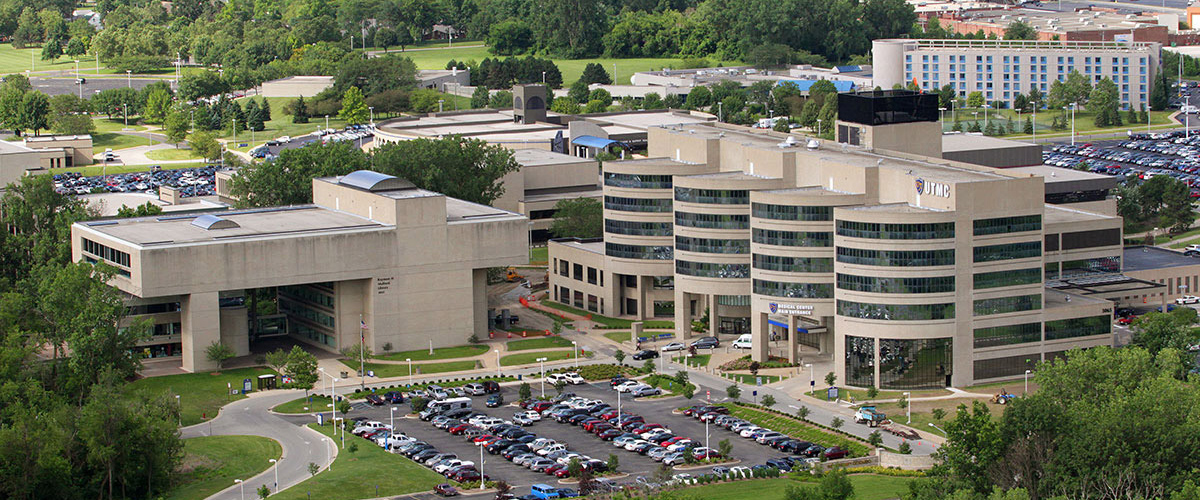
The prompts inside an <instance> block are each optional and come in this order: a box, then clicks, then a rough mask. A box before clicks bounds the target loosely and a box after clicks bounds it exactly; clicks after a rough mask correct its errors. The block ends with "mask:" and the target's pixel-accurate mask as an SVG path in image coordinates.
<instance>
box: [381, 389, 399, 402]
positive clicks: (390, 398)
mask: <svg viewBox="0 0 1200 500" xmlns="http://www.w3.org/2000/svg"><path fill="white" fill-rule="evenodd" d="M383 399H385V400H387V402H388V403H390V404H394V405H398V404H400V403H403V402H404V393H402V392H400V391H388V393H387V394H384V395H383Z"/></svg>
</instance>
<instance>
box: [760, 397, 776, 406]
mask: <svg viewBox="0 0 1200 500" xmlns="http://www.w3.org/2000/svg"><path fill="white" fill-rule="evenodd" d="M762 404H763V406H766V407H767V408H770V407H772V406H775V396H772V395H770V394H767V395H765V396H763V398H762Z"/></svg>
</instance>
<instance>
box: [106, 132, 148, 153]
mask: <svg viewBox="0 0 1200 500" xmlns="http://www.w3.org/2000/svg"><path fill="white" fill-rule="evenodd" d="M157 142H158V141H152V139H147V138H146V137H145V136H140V137H139V136H136V135H126V134H118V133H116V132H99V133H95V134H92V150H93V151H95V152H97V153H103V152H104V150H105V149H112V150H114V151H115V150H118V149H125V148H132V147H134V146H149V145H150V144H153V143H157Z"/></svg>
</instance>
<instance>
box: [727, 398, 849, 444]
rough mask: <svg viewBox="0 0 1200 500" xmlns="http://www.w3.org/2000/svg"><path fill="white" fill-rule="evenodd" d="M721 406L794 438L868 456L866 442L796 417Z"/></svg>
mask: <svg viewBox="0 0 1200 500" xmlns="http://www.w3.org/2000/svg"><path fill="white" fill-rule="evenodd" d="M721 406H727V407H729V413H730V414H731V415H733V416H735V417H738V418H741V419H745V420H747V421H749V422H751V423H753V424H754V425H757V426H760V427H766V428H769V429H775V431H777V432H781V433H784V434H787V435H788V436H791V437H793V438H796V439H800V440H804V441H811V442H813V443H816V444H819V445H821V446H824V447H826V448H828V447H830V446H840V447H842V448H843V449H846V450H849V451H850V455H851V456H854V457H862V456H866V455H867V453H868V452H869V451H870V446H869V445H867V444H865V443H862V442H860V441H858V440H855V439H851V438H849V437H847V436H845V435H842V434H834V433H832V432H829V431H826V430H824V429H821V428H819V427H815V426H813V425H810V424H808V423H806V422H803V421H801V420H799V419H797V418H795V417H789V416H785V415H780V414H778V413H773V412H768V411H765V410H760V409H757V408H750V407H747V406H739V405H734V404H729V403H725V404H722V405H721Z"/></svg>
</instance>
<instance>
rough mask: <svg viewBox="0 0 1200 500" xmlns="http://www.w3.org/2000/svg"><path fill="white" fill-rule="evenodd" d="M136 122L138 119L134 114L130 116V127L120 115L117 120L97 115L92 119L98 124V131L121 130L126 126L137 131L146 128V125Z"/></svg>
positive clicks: (94, 123) (93, 122)
mask: <svg viewBox="0 0 1200 500" xmlns="http://www.w3.org/2000/svg"><path fill="white" fill-rule="evenodd" d="M136 122H137V120H136V119H135V117H132V116H131V117H129V126H128V127H126V126H125V121H124V120H122V119H121V118H120V117H117V119H115V120H112V119H109V118H103V117H96V118H93V119H92V124H93V125H95V126H96V132H116V131H119V130H124V129H125V128H129V129H131V130H133V131H135V132H141V131H143V130H146V127H143V126H141V125H134V123H136Z"/></svg>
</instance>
